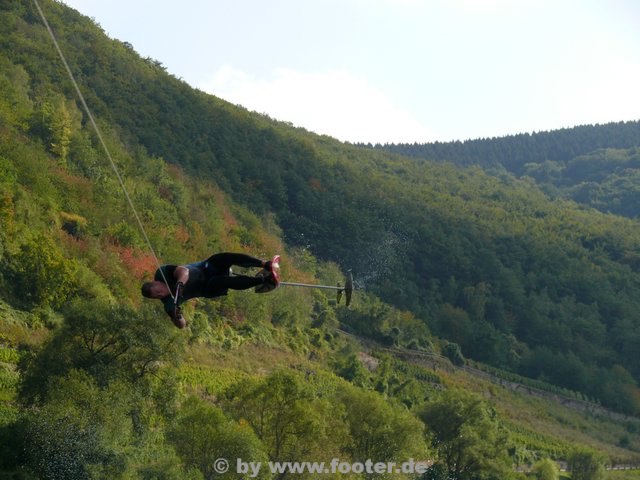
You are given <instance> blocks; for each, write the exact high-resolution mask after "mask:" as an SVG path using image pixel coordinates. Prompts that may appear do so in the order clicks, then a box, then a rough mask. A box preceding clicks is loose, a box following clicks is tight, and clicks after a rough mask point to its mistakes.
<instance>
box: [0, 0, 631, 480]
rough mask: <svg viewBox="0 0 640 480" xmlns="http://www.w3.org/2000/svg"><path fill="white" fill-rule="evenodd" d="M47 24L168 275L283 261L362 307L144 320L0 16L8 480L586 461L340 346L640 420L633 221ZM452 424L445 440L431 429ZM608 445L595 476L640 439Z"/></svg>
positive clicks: (118, 222)
mask: <svg viewBox="0 0 640 480" xmlns="http://www.w3.org/2000/svg"><path fill="white" fill-rule="evenodd" d="M42 4H43V6H44V8H45V12H46V14H47V16H48V20H49V22H50V23H51V25H52V28H53V30H54V31H55V33H56V36H57V37H58V39H59V41H60V44H61V47H62V49H63V51H64V52H65V55H66V56H67V60H68V61H69V64H70V67H71V69H72V70H73V71H74V73H75V75H76V78H77V79H78V81H79V84H80V88H81V89H82V91H83V93H84V95H85V96H86V98H87V102H88V104H89V105H90V106H91V109H92V111H93V113H94V115H95V117H96V118H97V121H98V124H99V126H100V129H101V131H102V132H103V135H104V138H105V141H106V144H107V146H108V148H109V150H110V152H111V155H112V156H113V158H114V160H115V162H116V164H117V166H118V168H119V170H120V171H121V172H122V175H123V178H124V179H125V185H126V187H127V190H128V191H129V192H130V194H131V198H132V201H133V203H134V204H135V206H136V208H137V209H138V212H139V214H140V218H141V220H142V222H143V224H144V226H145V228H146V230H147V233H148V236H149V239H150V241H151V244H152V245H153V247H154V248H155V250H156V252H157V253H158V256H159V257H160V260H161V261H162V262H167V263H184V262H191V261H195V260H200V259H203V258H205V257H206V256H208V255H210V254H211V253H213V252H217V251H224V250H227V251H245V252H247V253H250V254H253V255H255V256H259V257H262V258H269V257H270V256H271V255H272V254H273V253H276V252H280V253H282V254H283V272H282V273H283V276H284V277H285V278H286V279H291V280H294V281H295V280H299V281H304V282H314V281H319V282H323V283H329V284H332V285H333V284H335V283H336V282H337V281H341V280H342V278H343V273H342V272H346V271H347V270H349V269H351V270H352V272H353V275H354V278H355V280H356V287H357V289H358V292H357V300H356V301H354V305H353V306H352V307H351V308H349V309H347V308H345V307H344V306H337V305H336V304H335V300H334V299H333V298H332V297H331V296H326V295H324V294H323V293H322V292H317V291H313V292H310V291H301V290H300V291H294V290H288V291H285V290H284V288H281V289H280V290H278V291H276V292H274V293H272V294H269V295H255V294H253V293H252V292H240V293H234V294H232V295H229V297H227V298H224V299H220V300H216V301H206V302H205V301H201V302H193V303H192V305H191V306H190V307H189V308H188V309H187V310H186V314H187V316H188V318H189V322H190V325H189V328H188V329H187V330H186V331H178V330H177V329H175V328H174V327H173V326H172V324H171V322H170V321H168V319H167V318H166V316H165V315H164V313H163V312H162V310H161V308H160V306H159V305H154V304H153V303H157V302H152V301H143V299H142V298H141V297H140V294H139V286H140V283H141V282H142V280H143V279H145V278H149V276H150V275H152V273H153V271H154V270H155V268H156V266H157V265H156V263H155V261H154V258H153V256H152V254H151V252H150V250H149V248H148V245H147V243H146V241H145V239H144V237H143V235H142V233H141V232H140V230H139V229H138V228H137V225H136V223H135V220H134V218H133V216H132V214H131V209H130V207H129V205H128V204H127V201H126V199H125V196H124V195H123V192H122V189H121V188H120V185H119V183H118V181H117V180H116V178H114V175H113V171H112V170H111V167H110V165H109V162H108V159H107V158H106V157H105V154H104V152H103V151H102V149H101V147H100V142H99V141H98V139H97V138H96V134H95V132H94V131H93V130H92V128H91V126H90V124H89V123H88V119H87V118H86V115H85V113H84V112H83V111H82V110H81V108H80V104H79V102H78V100H77V99H76V96H75V91H74V89H73V86H72V85H71V83H70V80H69V78H68V77H67V76H66V72H65V70H64V68H63V67H62V65H61V63H60V59H59V58H58V57H57V53H56V51H55V49H54V48H53V46H52V43H51V39H50V38H49V37H48V34H47V31H46V30H45V29H44V27H43V25H42V22H41V20H40V18H39V16H38V14H37V11H36V10H35V8H34V6H33V4H32V3H31V2H27V1H19V0H13V1H6V2H0V222H1V224H2V228H1V229H0V287H1V288H0V292H1V293H0V367H1V369H0V401H1V403H0V405H1V407H2V408H0V448H1V451H2V457H1V458H2V460H1V462H2V463H0V468H1V469H4V471H6V472H12V473H11V475H14V477H9V478H194V479H196V478H211V477H212V475H213V472H212V470H211V468H212V466H211V465H212V462H213V460H215V458H217V457H212V455H214V454H217V455H219V456H220V457H224V456H225V455H226V456H228V457H230V458H235V457H233V455H236V456H239V457H244V458H252V459H254V461H258V460H266V459H269V460H305V459H306V460H309V459H313V460H323V461H324V460H330V459H332V458H335V457H341V458H344V459H346V460H353V461H356V460H358V461H360V460H362V461H363V460H365V459H375V460H379V461H386V460H391V459H407V458H429V459H435V460H436V465H437V467H434V468H436V470H434V472H435V471H437V472H440V473H439V475H443V476H444V475H447V474H448V473H451V472H452V471H454V469H456V468H460V463H459V462H458V463H455V462H453V463H452V462H449V463H447V461H446V459H447V458H448V457H447V451H448V450H447V449H451V448H458V449H461V450H460V451H464V452H465V455H468V457H467V461H468V465H467V467H466V468H468V471H466V473H465V474H468V475H475V476H476V477H474V478H487V479H488V478H510V477H511V476H515V474H514V473H513V466H514V465H516V464H529V463H532V462H533V461H535V460H538V459H540V458H542V457H548V456H552V457H554V458H564V459H567V458H568V457H570V456H571V455H572V448H573V447H575V446H581V447H582V446H585V445H591V446H593V442H594V441H593V440H589V441H586V440H582V439H578V440H576V439H575V438H571V439H568V438H562V439H558V438H555V437H553V435H552V434H549V433H545V434H544V435H543V434H538V433H532V430H531V428H532V427H530V426H528V427H527V426H523V425H525V423H526V422H521V423H518V422H520V420H518V421H516V420H513V421H512V422H511V423H509V422H503V421H501V420H500V419H499V417H498V416H497V415H496V412H495V411H494V410H493V407H492V406H491V405H490V404H489V403H488V402H486V400H485V399H483V398H482V396H480V395H478V396H476V395H473V394H471V393H469V392H467V391H465V390H461V389H460V388H459V385H458V383H459V381H458V380H455V379H453V380H451V379H449V377H448V376H447V375H445V374H443V373H434V372H433V371H429V370H427V369H425V368H422V367H419V366H416V365H412V364H408V363H403V362H400V361H397V360H396V359H394V358H392V357H389V356H388V355H386V356H385V355H381V356H380V357H379V358H378V359H377V361H379V364H377V365H376V368H373V367H372V368H370V369H367V368H365V366H364V365H363V363H362V361H360V360H359V357H358V355H357V354H358V352H357V347H356V346H354V343H353V342H351V341H349V340H348V339H346V338H345V337H344V336H343V335H342V334H340V333H339V331H338V327H340V329H342V330H346V331H348V332H351V333H355V334H357V335H359V336H362V337H367V338H369V339H371V340H374V341H375V342H377V344H380V345H386V346H393V347H394V348H411V349H413V350H418V351H423V352H427V353H434V354H439V353H442V354H445V355H448V356H449V358H451V359H452V360H453V361H455V362H463V361H464V359H463V357H462V355H464V356H466V357H470V358H473V359H475V360H478V361H482V362H485V363H488V364H491V365H493V366H495V367H499V368H501V369H503V370H508V371H511V372H515V373H519V374H522V375H526V376H528V377H530V378H533V379H537V380H539V381H541V382H546V383H547V384H549V383H552V384H555V385H556V386H559V387H564V388H566V389H571V390H572V391H573V394H574V395H576V396H580V397H588V398H590V399H592V400H595V401H597V402H600V403H601V404H603V405H605V406H607V407H609V408H612V409H615V410H617V411H619V412H623V413H627V414H632V415H637V414H638V413H640V390H639V389H638V383H637V382H638V381H639V380H640V361H639V359H638V355H637V351H638V350H639V349H640V334H638V332H639V331H640V330H639V327H640V315H638V312H639V311H640V256H639V255H638V252H639V250H638V248H639V247H640V231H639V230H638V224H637V222H635V221H633V220H630V219H628V218H621V217H618V216H614V215H605V214H602V213H599V212H597V211H594V210H589V209H585V208H582V207H580V206H578V205H576V204H575V203H573V202H568V201H551V200H550V198H549V197H548V195H547V194H545V193H544V192H543V191H542V190H541V189H540V188H539V187H538V186H537V185H536V184H535V182H534V181H532V180H531V179H527V178H522V179H519V178H516V176H514V175H511V174H509V173H508V172H506V171H503V172H502V173H501V174H499V175H495V174H491V173H487V172H485V171H483V170H482V169H481V168H479V167H460V166H456V165H453V164H450V163H442V162H436V161H430V160H425V161H421V162H416V161H415V160H414V159H409V158H406V157H403V156H400V155H396V154H392V153H389V152H386V151H380V150H368V149H363V148H360V147H357V146H352V145H345V144H342V143H340V142H338V141H336V140H333V139H331V138H328V137H320V136H317V135H314V134H312V133H309V132H306V131H304V130H301V129H295V128H293V127H291V126H290V125H287V124H285V123H280V122H275V121H273V120H271V119H269V118H267V117H265V116H261V115H257V114H255V113H250V112H247V111H246V110H244V109H242V108H241V107H238V106H233V105H230V104H228V103H226V102H224V101H222V100H220V99H217V98H215V97H212V96H209V95H206V94H204V93H203V92H199V91H197V90H194V89H192V88H191V87H189V86H188V85H187V84H185V83H184V82H182V81H180V80H178V79H176V78H174V77H173V76H171V75H170V74H169V73H167V72H166V71H165V70H164V69H163V68H162V65H160V64H159V62H157V61H155V60H153V59H144V58H140V56H139V55H138V54H137V53H136V52H135V51H134V49H133V48H132V47H131V46H130V45H128V44H126V43H123V42H121V41H118V40H112V39H109V38H108V37H107V36H106V35H104V33H103V32H102V30H101V29H100V28H99V27H98V26H97V25H95V24H94V23H93V22H91V21H90V20H89V19H87V18H85V17H83V16H81V15H79V14H78V13H77V12H75V11H73V10H71V9H69V8H67V7H65V6H64V5H62V4H60V3H57V2H49V1H46V2H42ZM620 127H621V128H623V127H624V128H626V126H625V125H621V126H620ZM620 135H622V136H624V132H621V133H620ZM612 146H614V147H620V145H612ZM625 148H626V147H625ZM629 155H630V156H629V162H633V161H635V160H633V156H632V154H629ZM625 158H626V157H625ZM483 388H484V387H483ZM493 391H494V392H495V389H494V390H493ZM576 392H580V393H576ZM505 410H506V409H505ZM468 411H472V412H474V413H473V415H472V416H471V417H472V418H468V419H464V418H463V419H462V420H460V424H459V425H458V427H459V430H456V431H450V429H449V430H447V427H446V425H444V424H443V421H442V419H449V418H452V416H455V415H461V416H462V415H463V412H468ZM265 412H266V413H265ZM265 415H266V416H265ZM278 422H285V423H284V424H282V423H278ZM445 423H446V422H445ZM611 428H613V427H611ZM618 428H619V429H622V430H617V429H618ZM624 428H626V427H625V426H624V425H622V426H621V425H618V426H616V430H615V435H612V436H613V437H616V438H615V439H613V440H611V441H610V442H609V445H615V447H611V451H610V452H609V453H610V454H611V455H614V454H615V455H617V456H618V458H622V459H627V458H633V455H634V453H633V452H637V451H638V449H640V443H639V442H640V439H638V438H636V437H637V430H636V424H635V423H633V422H632V421H631V420H630V423H629V424H628V428H627V431H626V433H624ZM279 429H284V430H285V431H286V432H289V433H288V434H287V435H285V437H284V438H281V437H279V436H278V435H277V434H276V432H278V431H281V430H279ZM461 431H464V432H465V435H467V434H468V435H469V442H470V443H469V444H468V445H467V444H465V445H467V446H465V445H457V444H456V442H457V441H458V439H459V438H461V433H460V432H461ZM291 432H294V433H291ZM479 432H480V433H479ZM623 436H624V437H623ZM465 438H466V437H465ZM191 442H193V443H194V444H196V445H198V446H199V447H202V448H201V449H200V450H198V449H197V448H194V449H193V450H192V449H189V448H187V447H186V446H185V445H187V444H190V443H191ZM198 442H200V443H198ZM216 442H217V443H216ZM598 445H602V444H601V443H600V444H598ZM465 448H468V451H467V450H465ZM207 449H208V450H207ZM196 450H197V451H198V452H200V453H198V454H196ZM219 452H223V453H224V455H223V454H220V453H219ZM207 455H209V456H207ZM594 458H595V457H594ZM486 459H490V460H491V461H489V462H487V461H486ZM598 461H601V459H600V458H599V457H598ZM454 463H455V465H454ZM447 472H448V473H447ZM7 475H8V474H7ZM20 475H22V476H20ZM433 475H436V473H433ZM216 478H218V477H216ZM220 478H225V477H220ZM228 478H234V477H232V476H231V477H228ZM264 478H270V477H269V476H268V475H266V473H265V476H264ZM433 478H436V477H433ZM438 478H440V477H438ZM461 478H463V477H461ZM465 478H471V477H465Z"/></svg>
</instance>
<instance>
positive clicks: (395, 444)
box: [337, 385, 428, 462]
mask: <svg viewBox="0 0 640 480" xmlns="http://www.w3.org/2000/svg"><path fill="white" fill-rule="evenodd" d="M337 396H338V400H339V401H340V403H342V404H343V405H344V408H345V412H346V413H345V421H346V423H347V425H348V428H349V432H350V436H351V442H350V444H349V445H348V446H347V447H346V451H347V452H348V453H349V454H350V455H351V457H352V458H353V459H354V460H355V461H360V462H364V461H366V460H367V459H370V460H373V461H377V462H387V461H398V462H404V461H407V460H409V459H410V458H414V459H416V460H418V459H423V458H427V457H428V451H427V445H426V444H425V442H424V436H423V435H424V426H423V425H422V424H421V423H420V421H419V420H418V419H417V418H415V417H414V416H413V415H412V414H411V413H410V412H409V411H407V410H406V409H405V408H404V407H402V406H401V405H398V404H395V405H394V404H391V403H388V402H387V401H386V400H385V399H384V398H383V397H382V396H381V395H379V394H377V393H375V392H372V391H367V390H362V389H359V388H355V387H352V386H350V385H345V386H343V387H341V388H340V389H339V391H338V394H337Z"/></svg>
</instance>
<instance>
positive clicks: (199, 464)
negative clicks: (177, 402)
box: [169, 397, 271, 480]
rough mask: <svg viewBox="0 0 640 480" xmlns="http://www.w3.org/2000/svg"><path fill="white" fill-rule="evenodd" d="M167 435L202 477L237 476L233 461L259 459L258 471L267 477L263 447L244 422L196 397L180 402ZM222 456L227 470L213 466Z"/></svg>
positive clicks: (255, 461)
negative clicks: (176, 415) (234, 419)
mask: <svg viewBox="0 0 640 480" xmlns="http://www.w3.org/2000/svg"><path fill="white" fill-rule="evenodd" d="M169 439H170V441H171V443H172V444H173V445H174V447H175V449H176V451H177V452H178V455H180V458H181V459H182V461H183V462H184V464H185V465H186V466H187V467H195V468H197V469H198V470H199V471H200V472H201V473H202V475H203V477H204V478H205V479H206V480H212V479H231V478H239V476H238V475H237V474H236V461H237V459H241V460H242V461H243V462H254V463H261V464H262V465H263V467H264V468H261V469H260V475H259V476H258V477H254V478H269V477H270V475H271V473H270V471H269V470H268V469H267V468H266V463H267V454H266V452H265V448H264V446H263V445H262V443H261V442H260V440H259V439H258V438H257V437H256V435H255V433H254V432H253V430H251V428H250V427H249V426H248V425H246V424H245V425H241V424H238V423H236V422H234V421H231V420H229V419H227V418H226V417H225V415H224V413H223V412H222V410H221V409H220V408H219V407H216V406H215V405H212V404H210V403H207V402H206V401H204V400H201V399H198V398H196V397H191V398H189V399H188V400H187V401H186V402H184V403H183V405H182V407H181V409H180V413H179V415H178V417H177V418H176V420H175V424H174V426H173V427H172V428H171V429H170V431H169ZM218 459H225V460H226V461H227V462H228V464H229V470H228V471H227V472H226V473H221V472H220V471H218V470H216V468H217V467H219V465H218V466H217V465H216V460H218Z"/></svg>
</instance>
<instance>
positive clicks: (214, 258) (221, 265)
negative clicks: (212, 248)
mask: <svg viewBox="0 0 640 480" xmlns="http://www.w3.org/2000/svg"><path fill="white" fill-rule="evenodd" d="M207 262H208V263H210V264H211V265H212V266H213V267H214V268H215V269H216V270H217V271H218V272H219V274H226V275H228V271H229V269H230V268H231V266H232V265H237V266H238V267H245V268H249V267H258V268H262V267H263V266H264V262H263V261H262V260H260V259H259V258H255V257H252V256H250V255H245V254H244V253H216V254H215V255H211V256H210V257H209V258H208V259H207Z"/></svg>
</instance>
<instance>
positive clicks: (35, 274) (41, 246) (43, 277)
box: [6, 234, 77, 308]
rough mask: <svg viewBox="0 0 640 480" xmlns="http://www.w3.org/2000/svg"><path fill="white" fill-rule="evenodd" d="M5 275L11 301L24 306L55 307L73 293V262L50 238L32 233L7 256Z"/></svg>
mask: <svg viewBox="0 0 640 480" xmlns="http://www.w3.org/2000/svg"><path fill="white" fill-rule="evenodd" d="M6 269H7V272H6V276H7V278H8V280H9V285H10V288H11V290H12V293H13V296H14V298H15V301H16V303H17V304H18V305H20V306H24V307H30V308H33V307H52V308H59V307H61V306H62V305H63V304H65V302H66V301H67V299H68V298H69V297H70V296H71V294H72V293H73V292H74V290H75V288H76V285H75V281H74V273H75V271H76V269H77V265H76V263H75V261H74V260H70V259H66V258H65V257H64V256H63V255H62V252H61V251H60V249H59V248H58V246H56V245H55V243H54V241H53V240H52V239H51V238H50V237H49V236H46V235H42V234H39V235H36V236H35V237H34V238H33V239H31V240H29V241H27V242H26V243H24V244H23V245H21V247H20V249H19V250H18V252H17V253H16V254H14V255H11V257H10V259H9V264H8V265H7V267H6Z"/></svg>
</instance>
